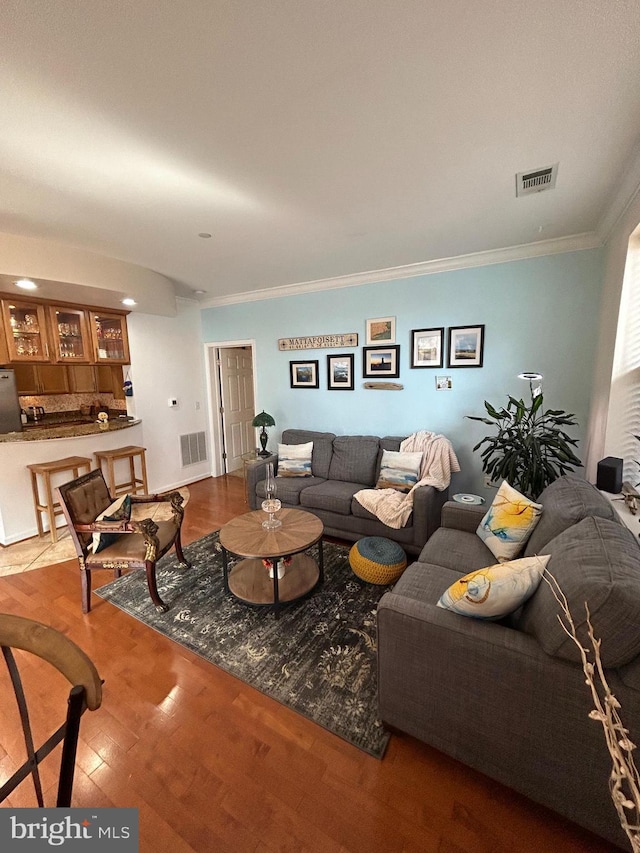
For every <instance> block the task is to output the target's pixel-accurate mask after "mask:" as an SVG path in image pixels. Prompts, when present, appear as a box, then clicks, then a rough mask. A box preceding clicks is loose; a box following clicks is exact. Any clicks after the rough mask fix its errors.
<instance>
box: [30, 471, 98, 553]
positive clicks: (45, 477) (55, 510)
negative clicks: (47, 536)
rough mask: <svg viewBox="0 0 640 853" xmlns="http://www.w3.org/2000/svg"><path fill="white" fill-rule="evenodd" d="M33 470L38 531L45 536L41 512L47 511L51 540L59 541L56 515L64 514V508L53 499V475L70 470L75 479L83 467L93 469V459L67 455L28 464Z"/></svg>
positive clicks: (32, 478)
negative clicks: (41, 496) (39, 480)
mask: <svg viewBox="0 0 640 853" xmlns="http://www.w3.org/2000/svg"><path fill="white" fill-rule="evenodd" d="M27 468H28V469H29V470H30V471H31V489H32V491H33V503H34V505H35V508H36V521H37V523H38V533H39V534H40V536H44V532H45V531H44V527H43V524H42V515H41V513H46V515H47V516H48V518H49V531H50V533H51V541H52V542H57V541H58V530H57V528H56V515H62V514H63V510H62V508H61V506H60V504H59V503H58V502H57V501H54V499H53V491H52V489H51V476H52V475H53V474H60V473H62V472H66V471H68V472H69V473H71V472H72V473H73V477H69V479H73V480H75V479H76V478H77V477H78V476H79V472H80V470H81V469H85V468H86V470H87V472H88V471H90V470H91V460H90V459H87V457H86V456H67V458H66V459H58V460H56V461H55V462H37V463H35V464H34V465H27ZM38 474H40V476H41V477H42V485H43V487H44V502H41V500H40V489H39V486H38Z"/></svg>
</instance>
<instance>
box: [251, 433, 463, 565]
mask: <svg viewBox="0 0 640 853" xmlns="http://www.w3.org/2000/svg"><path fill="white" fill-rule="evenodd" d="M309 441H312V442H313V455H312V458H311V473H312V476H311V477H277V486H278V495H277V496H278V498H279V499H280V501H282V506H283V507H293V508H297V509H303V510H307V511H308V512H312V513H313V514H314V515H317V516H318V518H320V519H321V520H322V523H323V524H324V532H325V535H327V536H337V537H339V538H341V539H347V540H348V541H351V542H355V541H357V540H358V539H360V538H361V537H363V536H385V537H386V538H387V539H393V540H394V541H396V542H399V543H400V544H401V545H402V547H403V548H404V550H405V551H407V552H408V553H410V554H416V555H417V554H419V553H420V551H421V550H422V547H423V545H424V543H425V542H426V541H427V539H428V538H429V537H430V536H431V534H432V533H433V532H434V531H435V530H436V529H437V528H438V527H439V525H440V513H441V509H442V506H443V505H444V503H445V502H446V501H447V498H448V489H445V490H444V491H442V492H440V491H438V490H437V489H435V488H433V486H420V487H419V488H418V489H416V491H415V492H414V503H413V512H412V514H411V516H410V518H409V520H408V522H407V524H406V525H405V526H404V527H402V528H400V529H399V530H396V529H394V528H392V527H388V526H387V525H386V524H383V523H382V522H381V521H379V520H378V519H377V518H376V516H375V515H373V514H372V513H370V512H369V511H368V510H366V509H365V508H364V507H363V506H361V504H359V503H358V501H357V500H355V499H354V497H353V496H354V494H355V493H356V492H357V491H359V490H360V489H367V488H373V487H374V486H375V484H376V482H377V479H378V475H379V473H380V460H381V458H382V451H383V450H399V449H400V442H401V441H402V437H398V436H386V437H384V438H378V437H377V436H374V435H334V433H332V432H315V431H312V430H299V429H287V430H285V431H284V432H283V433H282V439H281V441H280V443H281V444H306V443H307V442H309ZM268 462H273V463H274V469H275V471H276V474H277V467H278V457H277V455H273V456H270V457H269V458H267V459H265V460H264V462H263V463H261V464H260V463H258V464H254V465H251V466H250V467H249V469H248V471H247V500H248V501H249V505H250V506H251V508H252V509H259V508H260V504H261V503H262V501H263V499H264V496H265V495H264V478H265V467H266V464H267V463H268Z"/></svg>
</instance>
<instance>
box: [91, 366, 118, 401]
mask: <svg viewBox="0 0 640 853" xmlns="http://www.w3.org/2000/svg"><path fill="white" fill-rule="evenodd" d="M95 372H96V380H97V385H98V387H97V390H98V392H99V393H105V394H113V397H114V399H115V400H124V398H125V393H124V389H123V387H122V383H123V381H124V380H123V376H122V368H121V367H120V366H119V365H113V366H112V365H109V364H98V365H97V366H96V368H95Z"/></svg>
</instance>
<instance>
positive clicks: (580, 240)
mask: <svg viewBox="0 0 640 853" xmlns="http://www.w3.org/2000/svg"><path fill="white" fill-rule="evenodd" d="M600 246H602V240H601V238H600V237H599V236H598V234H597V233H596V232H594V231H589V232H586V233H584V234H572V235H571V236H569V237H557V238H556V239H553V240H540V241H539V242H537V243H523V244H521V245H518V246H508V247H506V248H503V249H489V250H487V251H484V252H473V253H472V254H469V255H458V256H457V257H454V258H438V259H436V260H433V261H421V262H420V263H417V264H406V265H405V266H400V267H389V268H387V269H382V270H370V271H368V272H360V273H352V274H350V275H342V276H336V277H335V278H322V279H317V280H315V281H304V282H300V283H298V284H285V285H280V286H278V287H270V288H267V287H265V288H261V289H260V290H252V291H248V292H246V293H235V294H231V295H229V296H219V297H213V298H211V299H207V300H203V301H202V302H201V303H200V308H217V307H220V306H222V305H237V304H239V303H243V302H259V301H261V300H263V299H280V298H282V297H283V296H297V295H298V294H301V293H317V292H319V291H323V290H336V289H338V288H342V287H360V285H363V284H376V283H380V282H383V281H393V280H395V279H401V278H413V277H415V276H419V275H434V274H435V273H439V272H451V271H452V270H462V269H471V268H473V267H484V266H490V265H492V264H504V263H509V262H511V261H521V260H527V259H528V258H540V257H543V256H545V255H557V254H560V253H562V252H578V251H582V250H584V249H595V248H599V247H600Z"/></svg>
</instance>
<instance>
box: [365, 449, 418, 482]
mask: <svg viewBox="0 0 640 853" xmlns="http://www.w3.org/2000/svg"><path fill="white" fill-rule="evenodd" d="M421 463H422V453H402V452H401V451H399V450H383V451H382V460H381V462H380V473H379V475H378V480H377V482H376V489H395V490H396V491H398V492H410V491H411V489H412V488H413V486H415V484H416V483H417V482H418V477H419V476H420V464H421Z"/></svg>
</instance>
